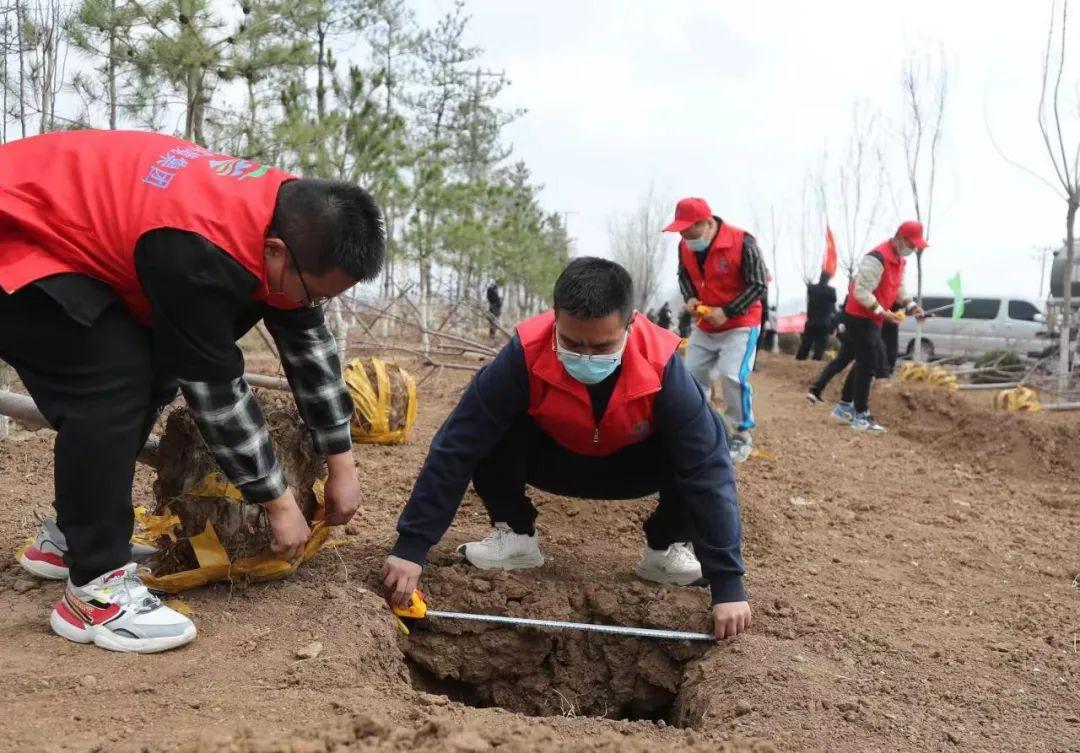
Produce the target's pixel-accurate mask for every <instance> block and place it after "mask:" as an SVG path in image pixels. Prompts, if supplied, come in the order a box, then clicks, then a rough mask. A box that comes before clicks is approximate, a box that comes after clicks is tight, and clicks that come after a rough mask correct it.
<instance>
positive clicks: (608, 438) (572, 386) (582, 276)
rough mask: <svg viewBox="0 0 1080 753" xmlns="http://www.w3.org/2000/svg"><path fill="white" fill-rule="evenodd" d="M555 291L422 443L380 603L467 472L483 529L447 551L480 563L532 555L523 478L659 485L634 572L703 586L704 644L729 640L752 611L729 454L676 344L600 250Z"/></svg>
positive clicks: (557, 490)
mask: <svg viewBox="0 0 1080 753" xmlns="http://www.w3.org/2000/svg"><path fill="white" fill-rule="evenodd" d="M553 300H554V309H553V310H552V311H549V312H547V313H544V314H540V315H539V316H536V317H533V318H532V319H528V320H526V321H524V322H522V323H521V324H519V325H518V327H517V332H516V334H515V335H514V337H513V339H512V340H511V342H510V343H508V344H507V345H506V347H504V348H503V349H502V350H501V351H500V352H499V354H498V355H497V356H496V357H495V360H494V361H493V362H492V363H491V364H489V365H488V366H487V367H485V368H484V369H482V370H481V371H480V373H478V374H477V376H476V378H475V379H474V380H473V381H472V383H471V384H470V385H469V387H468V389H467V390H466V392H465V394H464V395H463V396H462V398H461V401H460V402H459V403H458V405H457V407H456V408H455V409H454V411H453V412H452V413H451V414H450V416H449V417H448V418H447V420H446V422H445V423H444V424H443V425H442V427H441V428H440V429H439V432H438V434H436V436H435V438H434V439H433V440H432V443H431V449H430V451H429V453H428V457H427V460H426V462H425V463H424V467H423V470H422V471H421V472H420V476H419V478H418V479H417V481H416V486H415V487H414V489H413V493H412V497H411V498H410V499H409V502H408V504H407V505H406V506H405V509H404V511H403V512H402V514H401V517H400V518H399V520H398V534H399V536H398V540H397V544H396V545H395V546H394V549H393V553H392V554H391V556H390V557H388V558H387V560H386V564H385V565H384V567H383V578H384V582H385V585H386V587H387V589H388V595H389V598H390V601H391V602H392V604H394V605H395V606H398V605H401V606H404V605H405V604H406V603H407V602H408V599H409V596H410V595H411V594H412V592H413V590H414V589H415V588H416V587H417V585H418V583H419V579H420V575H421V571H422V567H423V565H424V563H425V562H426V560H427V554H428V550H429V549H430V548H431V547H432V546H434V545H435V544H436V543H438V541H439V540H440V539H441V538H442V537H443V535H444V534H445V533H446V531H447V529H448V528H449V527H450V524H451V522H452V521H453V518H454V515H455V514H456V512H457V509H458V506H459V505H460V504H461V499H462V496H463V495H464V493H465V489H466V487H467V486H468V484H469V481H470V480H471V481H472V483H473V487H474V488H475V489H476V493H477V495H479V497H480V499H481V500H482V501H483V503H484V506H485V507H486V508H487V511H488V515H489V517H490V519H491V523H492V526H493V529H494V530H493V531H492V533H491V535H489V536H488V537H487V538H485V539H484V540H482V541H475V542H471V543H468V544H463V545H462V546H461V547H459V549H458V551H459V552H460V553H461V554H462V555H464V557H465V559H466V560H467V561H468V562H470V563H472V564H473V565H475V566H476V567H478V568H481V569H485V570H487V569H503V570H513V569H519V568H531V567H539V566H540V565H542V564H544V556H543V554H542V553H541V551H540V543H539V535H538V533H537V531H536V527H535V522H536V518H537V510H536V508H535V507H534V506H533V505H532V503H531V501H530V500H529V497H528V496H526V493H525V492H526V485H531V486H534V487H536V488H538V489H542V490H544V491H548V492H551V493H554V494H560V495H564V496H568V497H579V498H584V499H637V498H639V497H644V496H647V495H652V494H656V493H659V504H658V505H657V507H656V510H655V511H654V512H653V513H652V515H651V516H650V517H649V518H648V520H646V521H645V526H644V529H645V531H644V532H645V547H644V551H643V553H642V557H641V561H640V562H639V564H638V566H637V571H636V572H637V575H638V577H640V578H643V579H644V580H648V581H652V582H655V583H661V584H665V585H680V586H687V585H692V584H707V585H708V586H709V587H710V588H711V592H712V604H713V606H712V613H713V618H714V625H715V632H716V636H717V638H728V637H732V636H734V635H737V634H738V633H740V632H742V631H743V630H745V629H746V628H747V627H749V625H750V606H749V604H748V603H747V601H746V592H745V591H744V589H743V584H742V576H743V563H742V556H741V554H740V538H741V527H740V522H739V503H738V496H737V493H736V489H735V479H734V475H733V472H732V466H731V457H730V453H729V450H728V446H727V439H726V434H725V431H724V426H723V422H722V420H721V418H720V417H719V416H718V415H717V413H716V412H715V411H714V410H713V409H712V408H711V406H710V405H709V402H708V400H707V399H706V397H705V394H704V392H703V391H702V389H701V387H700V386H699V385H698V384H697V383H696V382H695V381H694V378H693V377H692V376H691V374H690V372H689V371H688V370H687V369H686V367H685V366H684V365H683V361H682V359H681V358H679V356H678V354H677V352H676V351H677V349H678V345H679V338H678V337H677V336H676V335H674V334H672V333H670V332H668V331H666V330H663V329H661V328H660V327H657V326H656V325H655V324H652V323H650V322H649V321H648V320H647V319H646V318H645V317H644V316H642V315H641V314H635V313H634V312H633V309H632V305H631V301H632V300H633V285H632V283H631V279H630V275H629V274H628V273H627V271H626V270H625V269H623V268H622V267H621V266H619V265H618V264H616V263H614V262H611V261H607V260H605V259H596V258H590V257H584V258H580V259H575V260H574V261H572V262H571V263H570V264H569V265H568V266H567V267H566V269H565V270H564V271H563V272H562V274H561V275H560V276H559V279H558V281H557V282H556V283H555V292H554V296H553Z"/></svg>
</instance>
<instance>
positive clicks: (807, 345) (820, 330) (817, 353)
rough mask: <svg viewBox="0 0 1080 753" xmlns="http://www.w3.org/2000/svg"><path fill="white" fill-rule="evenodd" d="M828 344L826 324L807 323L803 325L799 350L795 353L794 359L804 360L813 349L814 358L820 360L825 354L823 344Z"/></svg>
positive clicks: (827, 326)
mask: <svg viewBox="0 0 1080 753" xmlns="http://www.w3.org/2000/svg"><path fill="white" fill-rule="evenodd" d="M828 344H829V325H828V324H807V325H806V326H805V327H803V333H802V340H801V341H800V342H799V352H798V353H796V354H795V360H796V361H805V360H806V357H807V356H808V355H810V351H811V350H813V352H814V360H815V361H820V360H821V359H822V357H823V356H824V355H825V346H826V345H828Z"/></svg>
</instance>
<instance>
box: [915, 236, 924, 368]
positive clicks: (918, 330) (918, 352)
mask: <svg viewBox="0 0 1080 753" xmlns="http://www.w3.org/2000/svg"><path fill="white" fill-rule="evenodd" d="M922 255H923V252H922V251H921V250H917V251H916V252H915V270H916V272H915V274H916V281H915V300H917V301H918V302H919V305H920V306H922ZM922 328H923V323H922V322H920V321H918V320H916V322H915V350H914V351H913V353H914V356H915V362H916V363H922V360H923V357H922Z"/></svg>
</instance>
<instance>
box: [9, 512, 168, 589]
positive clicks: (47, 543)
mask: <svg viewBox="0 0 1080 753" xmlns="http://www.w3.org/2000/svg"><path fill="white" fill-rule="evenodd" d="M67 548H68V547H67V539H66V538H64V532H63V531H61V530H60V528H59V527H57V525H56V521H54V520H53V519H52V518H42V519H41V529H40V530H39V531H38V533H37V536H35V537H34V543H32V544H31V545H30V546H28V547H27V548H26V551H24V552H23V553H22V555H21V556H20V557H19V564H20V565H21V566H22V569H23V570H25V571H26V572H28V573H30V574H31V575H36V576H37V577H39V578H46V579H47V580H67V577H68V568H67V565H65V564H64V555H65V554H67ZM155 553H157V549H155V548H154V547H152V546H147V545H146V544H139V543H136V542H132V543H131V558H132V559H133V560H135V561H136V562H142V561H143V560H144V559H146V558H147V557H149V556H150V555H152V554H155Z"/></svg>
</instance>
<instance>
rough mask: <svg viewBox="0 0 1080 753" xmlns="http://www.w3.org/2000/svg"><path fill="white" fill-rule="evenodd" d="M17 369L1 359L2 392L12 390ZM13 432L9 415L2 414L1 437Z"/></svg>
mask: <svg viewBox="0 0 1080 753" xmlns="http://www.w3.org/2000/svg"><path fill="white" fill-rule="evenodd" d="M14 376H15V369H13V368H11V367H10V366H8V365H7V364H6V363H4V362H3V361H0V394H3V393H5V392H11V383H12V381H13V380H14ZM10 434H11V422H10V421H9V420H8V417H7V416H4V415H0V439H7V438H8V436H9V435H10Z"/></svg>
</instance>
